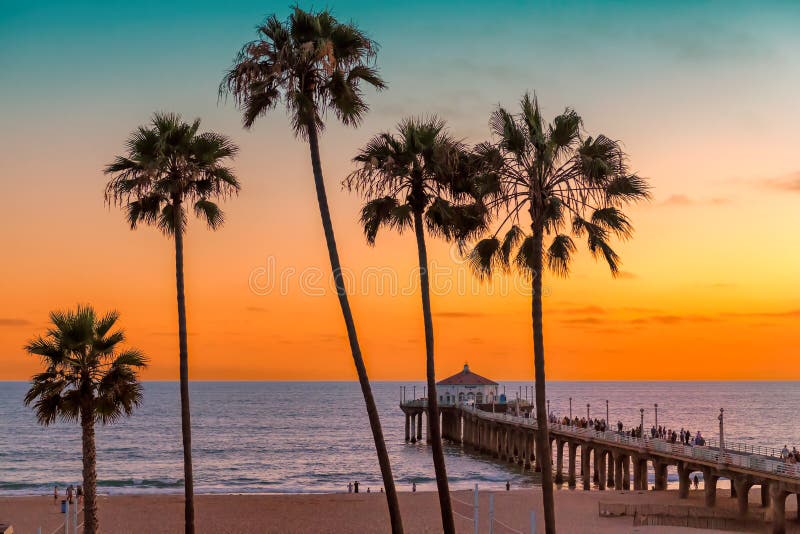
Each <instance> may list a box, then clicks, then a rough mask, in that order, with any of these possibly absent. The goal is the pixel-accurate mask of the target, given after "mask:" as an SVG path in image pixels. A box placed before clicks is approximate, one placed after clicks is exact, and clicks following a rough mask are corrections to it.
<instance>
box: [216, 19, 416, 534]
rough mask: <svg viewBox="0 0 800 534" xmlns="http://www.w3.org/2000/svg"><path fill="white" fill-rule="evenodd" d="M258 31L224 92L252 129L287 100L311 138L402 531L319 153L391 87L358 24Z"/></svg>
mask: <svg viewBox="0 0 800 534" xmlns="http://www.w3.org/2000/svg"><path fill="white" fill-rule="evenodd" d="M257 31H258V38H257V39H256V40H254V41H252V42H250V43H247V44H246V45H244V47H242V49H241V51H240V52H239V54H238V55H237V57H236V59H235V60H234V65H233V66H232V67H231V69H230V70H229V71H228V73H227V74H226V75H225V78H224V79H223V81H222V83H221V84H220V94H221V95H227V94H231V95H233V98H234V100H235V101H236V103H237V105H238V106H239V107H240V108H241V110H242V117H243V123H244V126H245V127H246V128H250V127H252V126H253V124H254V123H255V121H256V119H257V118H258V117H260V116H262V115H264V114H266V113H267V112H268V111H270V110H272V109H274V108H275V107H276V106H277V105H278V104H280V103H283V104H284V105H285V107H286V111H287V113H288V115H289V120H290V122H291V126H292V129H293V130H294V133H295V135H296V136H298V137H301V138H303V139H306V140H308V144H309V148H310V152H311V167H312V170H313V174H314V185H315V188H316V191H317V203H318V204H319V211H320V216H321V218H322V227H323V230H324V233H325V242H326V244H327V247H328V256H329V258H330V263H331V269H332V271H333V277H334V282H335V285H336V292H337V295H338V297H339V305H340V306H341V309H342V315H343V316H344V322H345V327H346V329H347V336H348V339H349V341H350V351H351V353H352V355H353V361H354V363H355V367H356V372H357V374H358V381H359V383H360V385H361V391H362V394H363V396H364V402H365V403H366V406H367V415H368V418H369V423H370V427H371V428H372V435H373V439H374V441H375V448H376V450H377V454H378V463H379V465H380V469H381V475H382V477H383V484H384V487H385V488H386V500H387V504H388V507H389V516H390V519H391V524H392V531H393V532H395V533H399V532H402V530H403V524H402V520H401V517H400V507H399V504H398V501H397V492H396V490H395V485H394V478H393V476H392V469H391V464H390V462H389V454H388V453H387V451H386V443H385V442H384V439H383V430H382V428H381V422H380V417H379V415H378V409H377V406H376V405H375V399H374V397H373V394H372V387H371V386H370V383H369V377H368V375H367V369H366V366H365V365H364V359H363V357H362V355H361V347H360V345H359V342H358V336H357V334H356V326H355V321H354V319H353V313H352V311H351V309H350V303H349V301H348V298H347V293H346V292H345V286H344V280H343V278H342V266H341V262H340V260H339V252H338V250H337V248H336V238H335V236H334V232H333V224H332V223H331V214H330V209H329V207H328V197H327V193H326V191H325V181H324V179H323V175H322V163H321V161H320V154H319V134H320V133H321V132H322V130H323V129H324V127H325V121H324V118H325V115H326V114H327V112H329V111H330V112H332V113H333V114H334V115H335V116H336V117H337V118H338V119H339V120H340V121H341V122H342V123H344V124H345V125H350V126H357V125H358V124H360V123H361V121H362V119H363V117H364V115H365V113H366V112H367V111H368V109H369V106H368V105H367V103H366V101H365V100H364V95H363V91H362V87H361V86H362V84H366V85H370V86H372V87H375V88H378V89H381V88H383V87H384V82H383V80H382V79H381V78H380V76H379V74H378V71H377V70H376V69H375V68H374V66H373V63H374V59H375V54H376V49H377V47H376V45H375V43H374V42H373V41H372V40H371V39H369V38H368V37H367V36H366V35H365V34H364V33H363V32H362V31H361V30H359V29H358V28H357V27H355V26H353V25H350V24H344V23H341V22H339V21H338V20H336V18H334V17H333V15H331V14H330V12H328V11H327V10H324V11H320V12H316V13H314V12H308V11H303V10H302V9H300V8H297V7H296V8H294V10H293V11H292V13H291V15H289V17H288V19H287V20H286V21H285V22H284V21H280V20H279V19H278V18H277V17H276V16H275V15H272V16H270V17H269V18H268V19H267V20H266V22H264V24H262V25H261V26H259V27H258V30H257Z"/></svg>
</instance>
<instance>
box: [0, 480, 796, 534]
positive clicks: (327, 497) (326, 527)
mask: <svg viewBox="0 0 800 534" xmlns="http://www.w3.org/2000/svg"><path fill="white" fill-rule="evenodd" d="M494 495H495V518H496V519H497V520H499V521H501V522H502V523H503V524H504V525H505V526H503V525H499V524H496V526H495V532H496V533H497V534H504V533H512V532H515V531H519V532H523V533H525V534H527V533H528V532H530V526H529V517H530V511H531V510H533V511H534V512H535V513H536V520H537V524H538V525H537V532H543V531H544V525H543V523H542V518H541V517H540V516H541V490H540V489H527V490H512V491H510V492H507V491H502V490H501V491H497V492H495V493H494ZM729 495H730V492H729V491H720V492H719V495H718V503H719V504H718V505H719V506H721V507H724V508H728V509H731V510H733V509H735V506H736V501H735V499H731V498H730V497H729ZM453 498H454V510H455V512H456V513H457V515H456V528H457V530H458V532H459V533H464V534H471V533H472V532H473V525H472V521H471V518H472V506H471V503H472V499H473V495H472V492H468V491H456V492H453ZM750 500H751V502H752V503H753V504H752V506H753V507H757V506H758V504H757V503H758V495H756V492H753V493H751V495H750ZM480 501H481V502H480V524H481V528H480V532H488V531H489V528H488V517H487V516H488V508H489V495H488V492H482V493H481V498H480ZM601 501H603V502H624V503H627V504H635V503H664V504H679V503H683V504H692V505H696V506H702V503H703V492H702V491H693V492H692V494H691V495H690V498H689V500H688V501H680V500H679V499H678V497H677V492H675V491H667V492H653V491H650V492H614V491H605V492H600V491H591V492H584V491H570V490H566V489H563V490H559V491H557V492H556V517H557V526H558V531H559V532H561V533H587V532H591V533H599V534H604V533H608V534H611V533H633V532H642V533H649V532H653V533H655V532H665V533H667V532H668V533H679V532H682V533H696V532H699V531H698V530H697V529H689V528H678V527H634V526H633V519H632V518H631V517H616V518H603V517H600V516H599V514H598V503H599V502H601ZM793 501H794V499H788V502H787V508H789V509H791V510H792V512H788V511H787V527H788V529H789V530H788V531H789V532H800V524H798V523H797V522H795V521H794V516H795V512H794V511H793V510H795V503H794V502H793ZM400 506H401V509H402V514H403V521H404V524H405V527H406V532H408V533H438V532H441V525H440V522H439V505H438V499H437V496H436V493H434V492H418V493H401V494H400ZM99 513H100V526H101V531H102V532H104V533H109V534H127V533H131V534H132V533H137V534H141V533H154V534H156V533H180V532H182V531H183V528H182V526H183V497H182V496H180V495H152V494H151V495H115V496H101V497H100V498H99ZM196 517H197V531H198V532H199V533H201V534H202V533H211V532H214V533H230V534H244V533H320V534H321V533H331V534H334V533H335V534H344V533H383V532H389V527H388V517H389V514H388V512H387V509H386V501H385V498H384V495H383V494H381V493H370V494H366V493H359V494H316V495H312V494H301V495H286V494H275V495H198V496H197V497H196ZM63 518H64V516H63V515H62V514H61V513H60V506H59V505H56V504H54V502H53V498H52V496H50V497H44V496H42V497H0V523H2V522H4V521H5V522H9V523H11V524H12V525H13V526H14V532H15V534H35V533H36V528H37V527H39V526H41V527H42V534H53V533H54V532H61V529H59V526H60V525H62V524H63V520H64V519H63ZM508 527H510V528H508ZM80 531H81V529H79V532H80ZM704 532H711V531H708V530H706V531H704Z"/></svg>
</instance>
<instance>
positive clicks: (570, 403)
mask: <svg viewBox="0 0 800 534" xmlns="http://www.w3.org/2000/svg"><path fill="white" fill-rule="evenodd" d="M569 420H570V422H571V421H572V397H570V398H569Z"/></svg>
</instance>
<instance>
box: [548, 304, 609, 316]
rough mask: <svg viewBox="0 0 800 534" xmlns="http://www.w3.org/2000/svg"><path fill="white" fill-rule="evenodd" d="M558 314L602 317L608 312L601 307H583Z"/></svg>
mask: <svg viewBox="0 0 800 534" xmlns="http://www.w3.org/2000/svg"><path fill="white" fill-rule="evenodd" d="M558 312H559V313H564V314H566V315H602V314H604V313H606V310H605V309H603V308H601V307H600V306H583V307H580V308H565V309H563V310H558Z"/></svg>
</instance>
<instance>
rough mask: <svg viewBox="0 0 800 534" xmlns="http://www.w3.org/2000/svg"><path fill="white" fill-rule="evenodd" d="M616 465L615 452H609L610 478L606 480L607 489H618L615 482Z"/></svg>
mask: <svg viewBox="0 0 800 534" xmlns="http://www.w3.org/2000/svg"><path fill="white" fill-rule="evenodd" d="M615 469H616V464H615V463H614V452H613V451H608V477H607V478H606V487H609V488H613V487H616V486H615V483H614V481H615V480H616V476H615V475H616V473H615V472H614V471H615Z"/></svg>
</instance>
